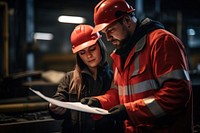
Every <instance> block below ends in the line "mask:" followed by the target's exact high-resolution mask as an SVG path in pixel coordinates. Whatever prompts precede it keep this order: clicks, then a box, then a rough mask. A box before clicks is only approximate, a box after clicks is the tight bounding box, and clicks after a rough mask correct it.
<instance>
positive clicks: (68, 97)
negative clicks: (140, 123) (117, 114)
mask: <svg viewBox="0 0 200 133" xmlns="http://www.w3.org/2000/svg"><path fill="white" fill-rule="evenodd" d="M97 71H98V72H97V79H96V80H94V79H93V77H92V75H91V73H90V72H89V71H88V70H87V69H85V70H83V71H82V73H81V74H82V79H83V90H82V91H81V96H80V99H81V98H84V97H90V96H97V95H101V94H104V93H105V92H106V91H107V90H108V89H110V85H111V82H112V78H113V72H112V70H111V69H110V67H109V65H108V64H107V63H106V65H105V66H103V67H98V70H97ZM72 77H73V71H70V72H67V73H66V75H65V77H64V78H63V79H62V80H61V82H60V84H59V86H58V89H57V92H56V94H55V95H54V96H53V98H54V99H57V100H61V101H70V102H77V101H80V99H78V94H77V92H76V91H74V92H69V89H70V85H69V84H70V81H71V79H72ZM49 111H50V114H51V116H52V117H53V118H55V119H64V122H63V124H62V127H63V129H62V133H98V132H103V133H106V132H109V133H111V132H115V133H116V132H120V129H121V128H120V129H119V125H118V124H117V125H116V122H115V121H113V120H111V119H110V118H107V117H102V118H101V119H100V120H97V121H94V120H93V119H92V115H91V114H89V113H84V112H78V111H74V110H70V109H67V112H66V113H65V114H64V115H62V116H61V115H56V114H55V113H53V112H52V111H51V110H49Z"/></svg>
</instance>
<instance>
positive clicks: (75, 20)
mask: <svg viewBox="0 0 200 133" xmlns="http://www.w3.org/2000/svg"><path fill="white" fill-rule="evenodd" d="M58 21H59V22H61V23H73V24H81V23H85V21H86V19H85V18H83V17H77V16H60V17H59V18H58Z"/></svg>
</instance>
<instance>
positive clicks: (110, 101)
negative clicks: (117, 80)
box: [95, 82, 119, 110]
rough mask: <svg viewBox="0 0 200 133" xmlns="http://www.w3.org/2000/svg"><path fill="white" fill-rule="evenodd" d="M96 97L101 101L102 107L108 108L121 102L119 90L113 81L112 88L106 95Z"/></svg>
mask: <svg viewBox="0 0 200 133" xmlns="http://www.w3.org/2000/svg"><path fill="white" fill-rule="evenodd" d="M95 98H97V99H98V100H99V101H100V103H101V106H102V108H103V109H106V110H109V109H110V108H112V107H114V106H115V105H118V104H119V95H118V90H117V88H116V86H115V85H114V84H113V82H112V84H111V88H110V89H109V90H108V91H107V92H106V93H105V94H104V95H100V96H96V97H95Z"/></svg>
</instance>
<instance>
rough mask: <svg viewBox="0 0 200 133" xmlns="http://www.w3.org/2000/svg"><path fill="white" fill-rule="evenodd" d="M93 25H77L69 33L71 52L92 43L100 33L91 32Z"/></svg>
mask: <svg viewBox="0 0 200 133" xmlns="http://www.w3.org/2000/svg"><path fill="white" fill-rule="evenodd" d="M93 29H94V28H93V27H92V26H90V25H78V26H76V27H75V29H74V30H73V32H72V34H71V44H72V52H73V53H76V52H78V51H80V50H82V49H84V48H86V47H89V46H92V45H94V44H95V43H96V42H97V40H98V39H99V38H100V37H101V35H100V34H99V33H98V32H97V33H94V34H92V31H93Z"/></svg>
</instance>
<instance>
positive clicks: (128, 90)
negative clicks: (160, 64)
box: [118, 80, 159, 95]
mask: <svg viewBox="0 0 200 133" xmlns="http://www.w3.org/2000/svg"><path fill="white" fill-rule="evenodd" d="M158 88H159V87H158V84H157V83H156V81H155V80H146V81H143V82H140V83H137V84H133V85H129V86H118V89H119V95H132V94H138V93H142V92H145V91H149V90H155V89H158Z"/></svg>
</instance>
